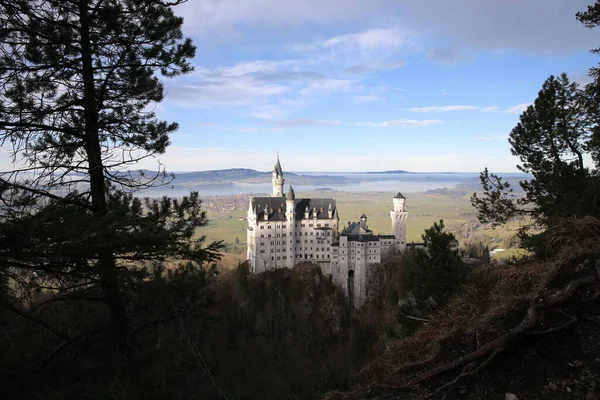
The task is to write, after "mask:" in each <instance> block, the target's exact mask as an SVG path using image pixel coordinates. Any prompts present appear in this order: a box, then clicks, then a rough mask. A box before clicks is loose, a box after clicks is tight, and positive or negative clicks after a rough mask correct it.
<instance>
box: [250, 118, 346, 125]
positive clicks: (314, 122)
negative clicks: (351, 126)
mask: <svg viewBox="0 0 600 400" xmlns="http://www.w3.org/2000/svg"><path fill="white" fill-rule="evenodd" d="M262 123H263V124H270V125H279V126H303V125H343V122H342V121H330V120H322V119H285V120H279V121H263V122H262Z"/></svg>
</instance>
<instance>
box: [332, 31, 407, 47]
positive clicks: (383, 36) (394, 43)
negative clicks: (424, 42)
mask: <svg viewBox="0 0 600 400" xmlns="http://www.w3.org/2000/svg"><path fill="white" fill-rule="evenodd" d="M406 42H407V38H406V36H405V35H404V34H403V33H402V32H401V31H400V29H398V28H397V27H394V28H375V29H369V30H366V31H362V32H357V33H348V34H345V35H341V36H336V37H333V38H331V39H329V40H326V41H324V42H323V43H322V44H321V45H322V46H323V47H327V48H340V47H344V48H356V49H359V50H361V51H373V50H380V49H397V48H398V47H400V46H402V45H403V44H406Z"/></svg>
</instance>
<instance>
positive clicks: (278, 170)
mask: <svg viewBox="0 0 600 400" xmlns="http://www.w3.org/2000/svg"><path fill="white" fill-rule="evenodd" d="M273 174H275V175H276V176H283V169H281V163H280V162H279V153H277V162H276V163H275V167H274V168H273Z"/></svg>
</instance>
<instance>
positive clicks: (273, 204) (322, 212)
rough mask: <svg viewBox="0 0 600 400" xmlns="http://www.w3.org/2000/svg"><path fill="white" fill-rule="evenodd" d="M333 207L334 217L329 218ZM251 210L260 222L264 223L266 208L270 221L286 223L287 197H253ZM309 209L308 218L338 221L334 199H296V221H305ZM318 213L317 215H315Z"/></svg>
mask: <svg viewBox="0 0 600 400" xmlns="http://www.w3.org/2000/svg"><path fill="white" fill-rule="evenodd" d="M330 205H331V211H332V215H331V218H329V206H330ZM250 208H251V209H252V211H253V212H254V214H255V215H256V218H257V220H258V221H264V216H265V208H266V211H267V212H268V216H269V217H268V221H285V220H286V216H285V212H286V197H284V196H275V197H252V198H251V199H250ZM307 208H308V214H309V215H308V218H310V219H314V218H315V216H316V218H317V219H329V220H331V219H336V218H337V205H336V203H335V199H333V198H320V199H295V202H294V218H295V220H296V221H298V220H302V219H305V218H304V213H305V212H306V209H307ZM315 213H316V214H315Z"/></svg>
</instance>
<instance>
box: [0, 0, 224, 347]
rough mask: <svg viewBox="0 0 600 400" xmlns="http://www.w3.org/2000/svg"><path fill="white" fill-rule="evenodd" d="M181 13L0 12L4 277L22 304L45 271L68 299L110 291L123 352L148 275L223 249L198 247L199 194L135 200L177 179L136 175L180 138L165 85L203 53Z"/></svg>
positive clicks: (44, 3) (76, 2)
mask: <svg viewBox="0 0 600 400" xmlns="http://www.w3.org/2000/svg"><path fill="white" fill-rule="evenodd" d="M182 2H183V0H175V1H166V0H0V65H1V66H2V68H0V88H1V89H0V143H2V144H3V145H4V146H11V147H12V156H13V161H14V162H15V164H14V165H15V168H14V169H13V170H11V171H6V172H4V173H2V174H1V175H0V197H1V199H2V202H3V207H4V208H5V214H4V216H3V217H2V220H1V221H0V223H1V225H0V243H1V245H0V266H1V270H0V273H2V274H4V275H5V276H10V277H11V279H13V280H14V281H15V282H20V283H22V285H21V286H22V290H20V291H19V293H20V294H23V293H25V292H27V286H28V285H29V286H31V279H29V278H28V276H30V274H31V273H33V272H35V273H36V274H37V275H38V276H40V275H41V277H40V281H41V282H44V285H46V286H45V287H46V288H47V289H51V291H52V293H57V294H59V295H61V296H65V298H66V296H67V295H69V293H70V291H72V290H75V288H79V289H78V290H81V288H85V289H86V290H87V289H90V288H94V287H97V288H99V289H100V290H101V292H102V296H101V297H100V298H99V299H101V300H103V301H104V302H105V304H106V305H107V308H108V310H109V311H110V315H111V317H112V318H111V320H112V324H111V326H112V329H111V332H112V334H113V337H114V340H115V342H116V344H117V345H118V347H119V349H120V350H121V352H123V353H124V354H130V352H131V346H130V334H131V332H132V330H134V327H132V326H130V325H131V318H129V316H128V315H127V299H126V298H124V295H123V290H124V288H125V287H126V286H127V285H130V284H131V282H133V281H136V280H137V281H141V280H143V279H145V277H146V276H147V270H146V269H144V268H145V267H150V266H155V267H156V266H160V264H161V263H171V264H173V263H178V262H181V263H183V264H185V263H188V262H190V263H192V264H193V265H195V266H196V267H197V268H198V267H199V268H203V267H204V266H205V265H206V263H207V262H210V261H212V260H214V259H216V258H217V257H218V253H217V252H218V250H219V249H220V244H219V243H212V244H209V245H208V246H205V245H204V241H205V238H204V237H200V238H197V239H195V240H192V238H193V237H194V234H195V231H196V228H198V227H200V226H203V225H205V224H206V215H205V214H204V212H203V211H202V210H201V201H200V200H199V198H198V196H197V194H196V193H192V194H191V195H190V196H188V197H185V198H184V199H183V200H173V199H168V198H163V199H155V200H150V199H146V200H143V201H142V200H139V199H137V198H135V197H133V196H132V195H131V194H127V193H126V192H132V191H135V190H137V189H140V188H144V187H148V186H153V185H159V184H163V183H164V182H165V181H168V180H169V177H168V175H167V174H165V171H164V168H162V166H160V165H159V168H158V171H157V172H156V173H155V174H152V175H148V174H146V173H144V172H142V171H140V172H138V173H132V172H126V170H127V168H131V167H132V166H135V164H136V163H137V162H139V161H140V160H142V159H145V158H148V157H154V156H156V155H160V154H162V153H163V152H164V151H165V149H166V148H167V146H168V144H169V135H170V134H171V133H173V132H175V130H176V129H177V124H176V123H168V122H165V121H160V120H158V119H157V117H156V115H155V113H154V112H153V111H152V109H153V106H154V105H155V104H156V103H158V102H160V101H162V100H163V97H164V94H163V85H162V83H161V80H160V77H161V76H163V77H173V76H177V75H180V74H185V73H189V72H190V71H192V66H191V64H190V63H189V60H190V59H191V58H192V57H193V56H194V54H195V48H194V46H193V45H192V43H191V40H190V39H184V38H183V36H182V32H181V26H182V23H183V19H182V18H180V17H177V16H176V15H175V14H174V13H173V9H172V8H173V6H175V5H178V4H180V3H182ZM186 265H187V264H186ZM71 294H72V293H71ZM71 298H74V296H71ZM95 299H96V300H97V299H98V298H95ZM9 306H10V307H11V310H13V311H15V312H17V311H19V310H18V307H17V306H16V305H14V304H12V305H9Z"/></svg>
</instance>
